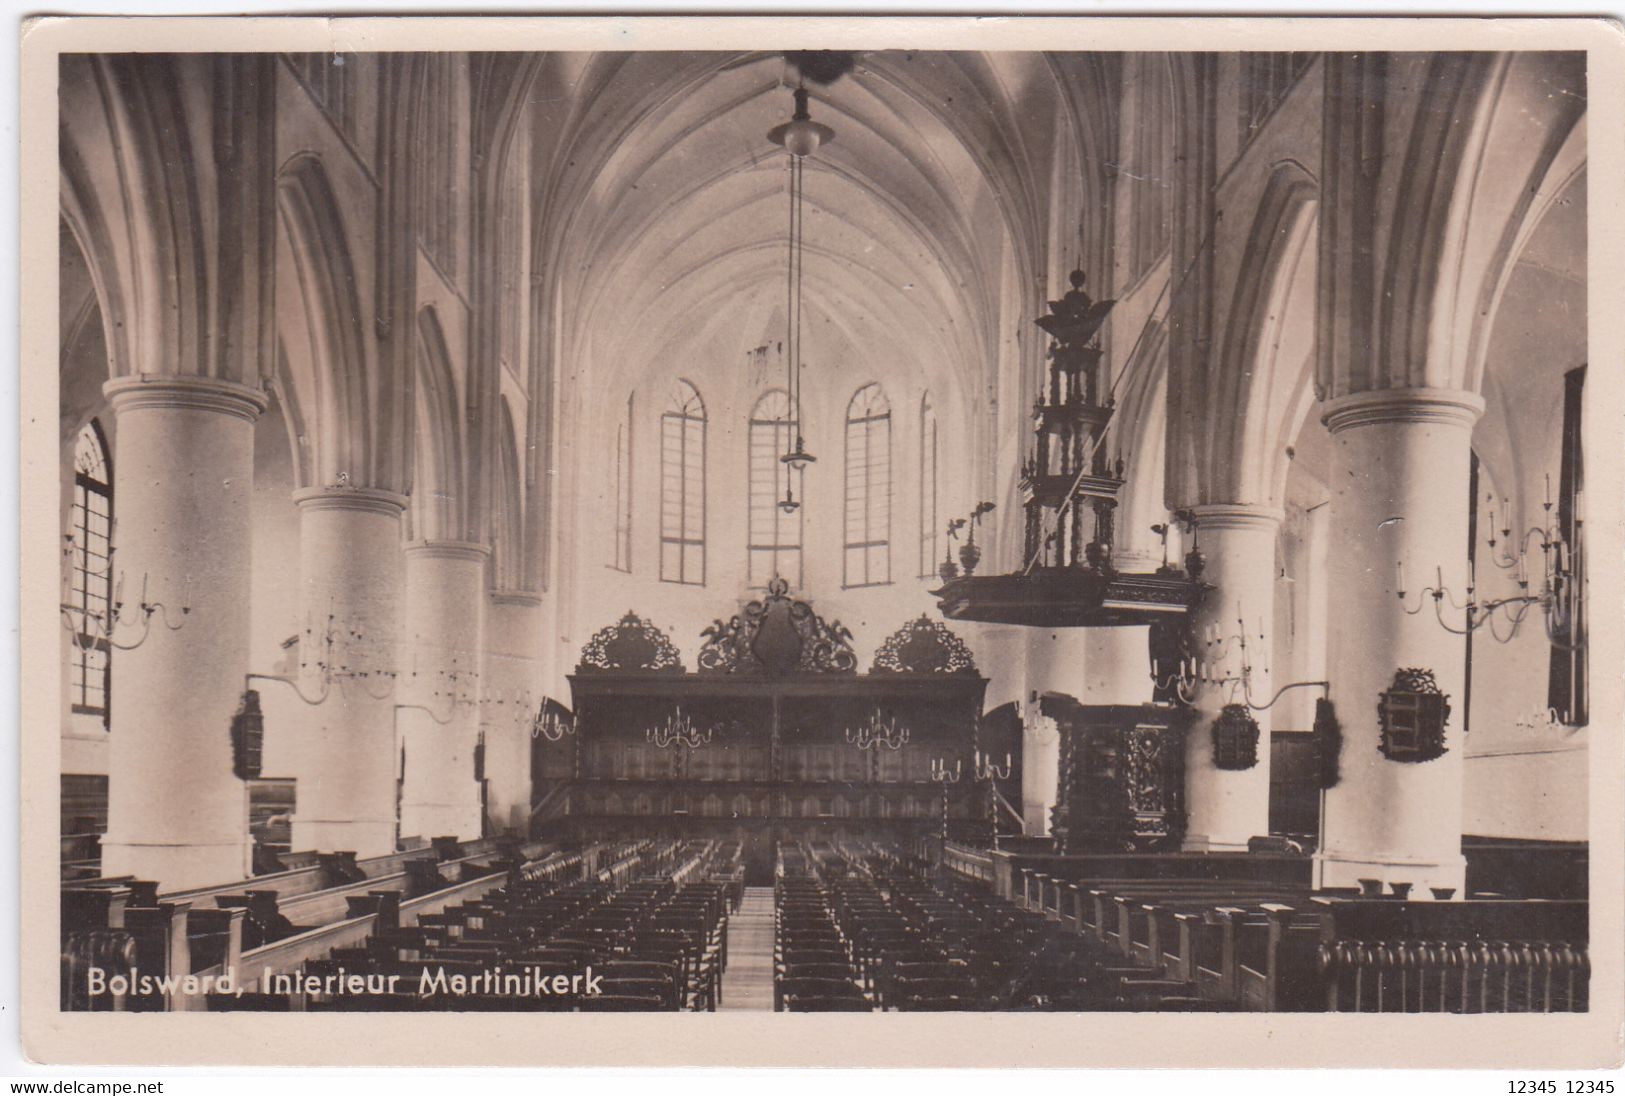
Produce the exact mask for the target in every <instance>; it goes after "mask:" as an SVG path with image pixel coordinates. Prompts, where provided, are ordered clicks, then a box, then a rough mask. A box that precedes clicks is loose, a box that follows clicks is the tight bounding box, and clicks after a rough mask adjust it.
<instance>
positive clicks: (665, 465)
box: [660, 378, 707, 586]
mask: <svg viewBox="0 0 1625 1096" xmlns="http://www.w3.org/2000/svg"><path fill="white" fill-rule="evenodd" d="M706 426H707V418H706V414H705V400H703V399H702V398H701V397H700V390H699V389H698V388H696V387H694V385H693V384H692V383H691V382H690V381H688V380H686V379H682V378H679V379H678V381H677V384H676V385H675V386H674V387H673V388H672V392H671V398H670V400H669V402H668V403H667V406H666V411H665V413H664V414H662V415H661V416H660V581H661V582H675V583H679V584H681V585H685V586H704V585H705V516H706V515H705V460H706V454H705V430H706Z"/></svg>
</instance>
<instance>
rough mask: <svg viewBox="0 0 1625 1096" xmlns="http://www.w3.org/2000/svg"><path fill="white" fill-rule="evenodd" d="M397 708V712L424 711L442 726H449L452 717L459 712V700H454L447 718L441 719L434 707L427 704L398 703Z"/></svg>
mask: <svg viewBox="0 0 1625 1096" xmlns="http://www.w3.org/2000/svg"><path fill="white" fill-rule="evenodd" d="M395 710H396V711H397V712H406V711H413V712H422V713H423V714H424V715H426V716H428V717H429V718H430V719H432V720H434V721H435V722H436V723H438V724H439V725H440V726H442V727H449V726H451V721H452V718H453V717H454V716H455V715H456V714H457V702H456V701H452V710H451V711H450V712H448V713H446V718H444V719H441V718H440V715H439V714H438V713H437V712H436V711H435V710H434V709H433V708H430V707H429V706H428V705H426V704H397V705H395Z"/></svg>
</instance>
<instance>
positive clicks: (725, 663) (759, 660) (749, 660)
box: [698, 578, 858, 677]
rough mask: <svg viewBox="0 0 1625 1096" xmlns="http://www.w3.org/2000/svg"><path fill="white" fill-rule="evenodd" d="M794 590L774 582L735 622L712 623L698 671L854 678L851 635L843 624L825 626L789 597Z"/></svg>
mask: <svg viewBox="0 0 1625 1096" xmlns="http://www.w3.org/2000/svg"><path fill="white" fill-rule="evenodd" d="M789 591H790V584H789V583H787V582H786V581H785V580H784V579H782V578H775V579H774V580H773V581H772V582H771V583H769V584H768V588H767V595H766V596H765V597H763V598H760V599H758V600H756V601H752V602H749V603H748V604H747V605H746V606H745V607H744V608H743V609H741V610H740V611H739V612H738V613H736V614H735V615H734V616H733V617H732V618H731V619H729V620H728V621H726V622H724V621H722V620H716V621H713V622H712V624H711V626H710V627H708V628H706V629H705V631H703V632H701V633H700V635H701V637H702V638H703V639H704V640H705V645H704V646H703V647H701V648H700V654H699V658H698V662H699V668H700V669H701V670H702V671H707V672H711V673H728V674H768V675H772V676H775V677H778V676H783V675H786V674H809V673H812V674H850V673H854V672H855V671H856V670H857V667H858V659H857V656H856V655H855V654H853V653H852V633H851V632H849V631H848V630H847V629H846V628H845V627H844V626H843V625H842V624H841V622H840V621H838V620H835V621H825V620H824V618H823V617H821V616H819V615H818V614H817V613H816V612H814V611H813V607H812V606H811V605H808V604H807V603H806V602H805V601H798V600H797V599H795V598H793V597H791V596H790V593H789Z"/></svg>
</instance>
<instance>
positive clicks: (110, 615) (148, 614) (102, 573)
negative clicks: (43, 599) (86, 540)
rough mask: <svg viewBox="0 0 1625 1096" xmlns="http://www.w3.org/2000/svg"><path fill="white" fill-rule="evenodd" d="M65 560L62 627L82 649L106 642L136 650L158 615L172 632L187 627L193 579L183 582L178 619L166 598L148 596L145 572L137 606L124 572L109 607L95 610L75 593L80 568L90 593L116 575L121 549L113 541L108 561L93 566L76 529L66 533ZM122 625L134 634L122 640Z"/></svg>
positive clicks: (106, 643)
mask: <svg viewBox="0 0 1625 1096" xmlns="http://www.w3.org/2000/svg"><path fill="white" fill-rule="evenodd" d="M62 539H63V541H64V545H63V549H62V560H63V563H64V565H65V566H64V569H63V575H62V600H61V612H62V627H63V628H64V629H65V630H66V631H67V633H68V634H69V635H70V636H72V637H73V642H74V646H76V647H78V648H79V649H80V650H81V651H88V650H90V649H91V648H93V647H98V646H102V645H104V644H105V645H106V646H107V647H111V648H112V649H113V650H115V651H133V650H135V648H137V647H139V646H141V645H142V644H143V643H145V642H146V641H147V637H148V636H149V635H151V634H152V622H153V619H154V618H155V617H156V618H158V619H159V620H160V621H161V623H162V624H163V625H164V627H165V628H167V629H168V630H170V631H171V632H178V631H180V630H181V629H182V628H184V627H186V621H187V618H188V617H189V616H190V614H191V612H192V604H191V601H192V599H191V589H190V583H189V582H187V583H183V585H182V587H181V604H180V608H179V613H180V617H179V619H178V621H177V620H176V619H172V618H171V617H170V608H169V606H168V605H166V604H165V603H164V602H162V601H157V600H154V599H152V598H151V597H149V596H148V592H147V586H148V577H149V576H148V575H147V574H146V573H145V572H143V573H142V575H141V600H140V601H138V602H136V604H135V605H134V607H133V608H131V607H127V605H126V602H125V600H124V579H125V576H124V575H123V574H122V573H120V574H119V575H118V578H117V579H116V580H114V581H113V584H112V585H113V591H112V600H111V601H110V602H109V603H108V604H107V606H106V608H104V609H99V610H93V609H91V608H90V607H89V606H88V605H83V604H78V603H77V599H76V598H75V597H74V594H75V592H76V591H75V590H74V582H73V576H74V574H75V573H76V572H79V573H83V575H84V586H85V591H84V592H85V593H86V594H87V599H86V600H88V591H89V589H90V586H91V584H92V583H96V584H102V583H106V582H108V580H109V579H110V578H111V577H112V576H113V574H114V569H113V558H114V553H115V552H116V551H117V549H115V548H113V547H112V546H111V545H109V546H108V549H107V562H106V564H105V565H104V566H103V567H102V568H101V569H100V570H97V571H93V570H91V569H90V566H89V553H88V552H87V551H85V550H84V549H83V548H81V547H80V545H79V544H78V542H77V540H76V539H75V537H74V535H73V534H72V533H67V534H65V535H64V536H63V538H62ZM120 629H124V634H125V635H131V633H132V631H133V638H131V639H130V640H129V641H127V642H120V641H119V639H118V636H119V634H120Z"/></svg>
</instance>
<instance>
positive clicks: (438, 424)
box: [411, 306, 465, 540]
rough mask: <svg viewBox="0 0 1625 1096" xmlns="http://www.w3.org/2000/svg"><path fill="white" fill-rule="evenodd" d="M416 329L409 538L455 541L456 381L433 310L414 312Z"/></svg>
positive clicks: (458, 505)
mask: <svg viewBox="0 0 1625 1096" xmlns="http://www.w3.org/2000/svg"><path fill="white" fill-rule="evenodd" d="M417 328H418V338H417V366H416V370H415V372H416V374H417V405H416V407H417V409H416V415H417V433H416V440H415V442H414V445H413V459H412V463H413V471H412V491H411V499H412V524H413V532H412V536H413V539H415V540H458V539H460V537H459V536H458V534H459V532H460V531H461V529H462V514H463V509H464V505H465V500H464V498H463V490H462V471H463V440H462V432H461V430H460V429H459V428H458V415H457V407H458V402H457V382H456V379H455V377H454V376H453V374H452V368H451V355H450V353H449V352H448V350H447V348H446V337H445V332H444V331H443V330H442V328H441V326H440V318H439V316H438V315H437V314H436V312H435V310H434V307H433V306H426V307H424V308H422V309H419V310H418V316H417Z"/></svg>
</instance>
